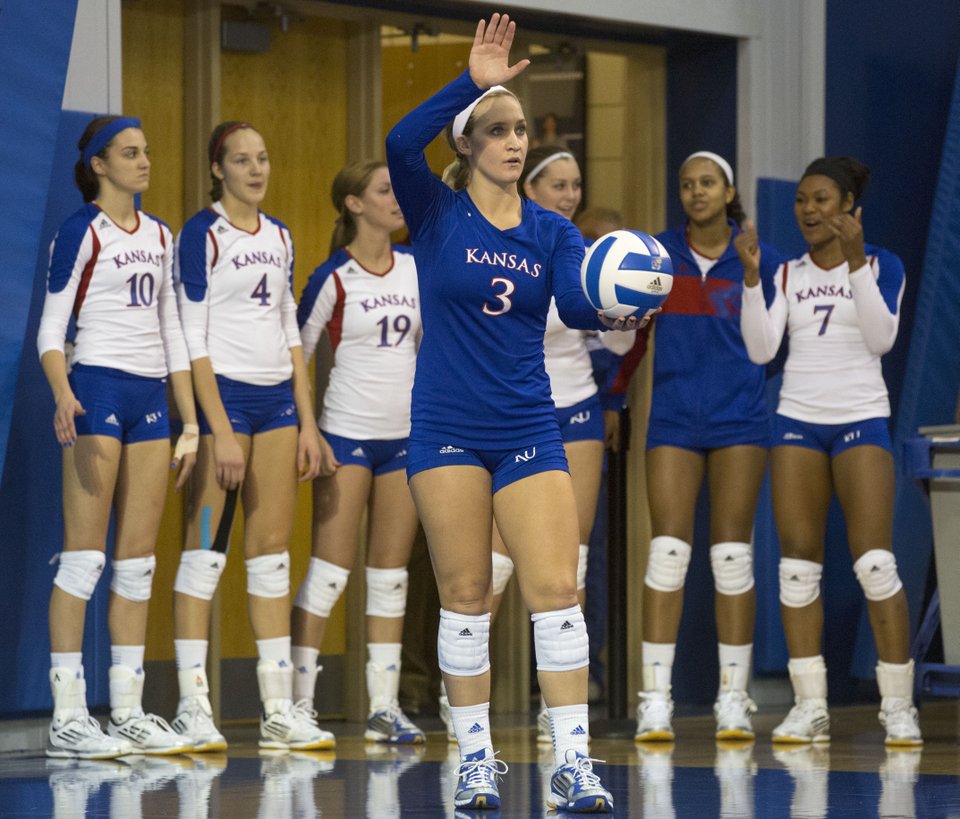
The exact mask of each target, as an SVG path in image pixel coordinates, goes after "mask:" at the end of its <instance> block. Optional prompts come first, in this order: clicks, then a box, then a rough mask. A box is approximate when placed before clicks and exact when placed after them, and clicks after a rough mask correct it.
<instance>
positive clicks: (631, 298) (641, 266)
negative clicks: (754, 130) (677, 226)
mask: <svg viewBox="0 0 960 819" xmlns="http://www.w3.org/2000/svg"><path fill="white" fill-rule="evenodd" d="M580 284H581V285H582V286H583V292H584V293H585V294H586V296H587V300H588V301H589V302H590V304H592V305H593V306H594V307H595V308H597V310H602V311H603V312H604V314H605V315H606V316H607V317H608V318H612V319H615V318H620V317H621V316H632V315H634V314H637V315H648V314H650V313H652V312H653V311H654V310H656V309H657V308H658V307H659V306H660V305H661V304H663V303H664V301H666V299H667V296H669V295H670V289H671V288H672V287H673V263H672V262H671V261H670V254H669V253H667V249H666V248H665V247H664V246H663V245H662V244H660V242H658V241H657V240H656V239H654V238H653V236H650V235H648V234H646V233H642V232H641V231H639V230H615V231H613V232H612V233H607V234H605V235H604V236H601V237H600V238H599V239H597V240H596V241H595V242H594V243H593V244H592V245H591V246H590V247H589V248H588V250H587V253H586V256H584V258H583V266H582V267H581V268H580Z"/></svg>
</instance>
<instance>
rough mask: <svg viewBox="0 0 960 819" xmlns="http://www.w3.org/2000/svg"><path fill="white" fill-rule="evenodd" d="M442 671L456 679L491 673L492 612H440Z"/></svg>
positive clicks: (439, 633) (439, 635)
mask: <svg viewBox="0 0 960 819" xmlns="http://www.w3.org/2000/svg"><path fill="white" fill-rule="evenodd" d="M437 660H438V661H439V664H440V670H441V671H443V672H444V673H445V674H450V675H452V676H454V677H476V676H479V675H480V674H485V673H486V672H487V671H489V670H490V612H487V613H486V614H458V613H457V612H455V611H447V610H446V609H440V630H439V632H438V634H437Z"/></svg>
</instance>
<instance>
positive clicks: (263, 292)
mask: <svg viewBox="0 0 960 819" xmlns="http://www.w3.org/2000/svg"><path fill="white" fill-rule="evenodd" d="M250 298H251V299H259V300H260V306H261V307H268V306H269V305H270V291H269V290H267V274H266V273H264V274H263V277H262V278H261V279H260V282H259V284H257V286H256V287H255V288H253V292H252V293H251V294H250Z"/></svg>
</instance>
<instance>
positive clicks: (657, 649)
mask: <svg viewBox="0 0 960 819" xmlns="http://www.w3.org/2000/svg"><path fill="white" fill-rule="evenodd" d="M676 653H677V644H676V643H648V642H647V641H646V640H644V641H643V646H642V650H641V654H642V657H643V690H644V691H659V692H661V693H663V694H669V693H670V680H671V677H672V676H673V658H674V656H676Z"/></svg>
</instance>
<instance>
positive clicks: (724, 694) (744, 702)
mask: <svg viewBox="0 0 960 819" xmlns="http://www.w3.org/2000/svg"><path fill="white" fill-rule="evenodd" d="M756 711H757V704H756V703H755V702H754V701H753V700H752V699H750V697H749V696H748V695H747V692H746V691H736V690H730V691H721V692H720V695H719V696H718V697H717V701H716V702H715V703H714V705H713V715H714V716H715V717H716V718H717V733H716V738H717V739H719V740H731V739H746V740H749V739H755V738H756V735H755V734H754V732H753V723H752V722H751V721H750V715H751V714H755V713H756Z"/></svg>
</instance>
